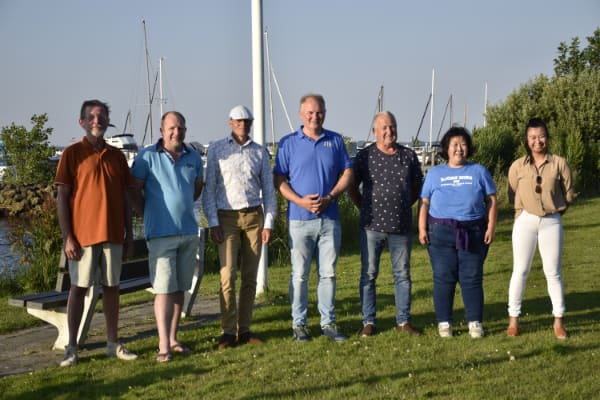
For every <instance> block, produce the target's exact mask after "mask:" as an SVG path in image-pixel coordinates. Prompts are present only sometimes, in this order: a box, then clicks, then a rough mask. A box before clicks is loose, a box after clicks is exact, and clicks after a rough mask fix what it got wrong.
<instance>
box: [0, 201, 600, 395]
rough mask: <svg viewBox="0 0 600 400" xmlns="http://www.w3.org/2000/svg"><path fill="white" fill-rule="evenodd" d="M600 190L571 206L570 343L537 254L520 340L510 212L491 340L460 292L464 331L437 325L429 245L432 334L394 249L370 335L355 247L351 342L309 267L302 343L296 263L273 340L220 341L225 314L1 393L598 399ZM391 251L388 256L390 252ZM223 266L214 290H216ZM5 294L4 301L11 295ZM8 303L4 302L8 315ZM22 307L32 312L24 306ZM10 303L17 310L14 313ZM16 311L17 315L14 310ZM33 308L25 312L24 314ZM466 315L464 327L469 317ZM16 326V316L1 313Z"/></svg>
mask: <svg viewBox="0 0 600 400" xmlns="http://www.w3.org/2000/svg"><path fill="white" fill-rule="evenodd" d="M599 214H600V199H592V200H584V199H582V200H580V201H579V202H578V203H577V204H576V205H575V206H573V207H572V208H571V209H570V210H569V211H568V213H567V214H566V215H565V218H564V221H565V245H564V256H563V275H564V281H565V289H566V302H567V315H566V318H565V326H566V328H567V330H568V331H569V333H570V335H571V337H570V338H569V339H568V340H566V341H558V340H556V339H555V338H554V335H553V331H552V320H553V317H552V315H551V314H550V310H551V305H550V300H549V298H548V296H547V293H546V284H545V279H544V277H543V273H542V271H541V263H540V260H539V257H536V258H535V260H534V266H533V270H532V273H531V275H530V277H529V281H528V286H527V291H526V292H525V298H524V302H523V312H524V315H523V316H522V318H521V321H520V322H521V324H520V325H521V329H520V330H521V332H522V335H521V336H519V337H516V338H509V337H506V335H505V329H506V326H507V314H506V302H507V292H508V282H509V279H510V274H511V265H512V251H511V241H510V240H511V224H512V219H511V218H505V219H503V220H502V221H501V223H500V224H499V226H498V229H497V236H496V241H495V242H494V244H493V245H492V247H491V248H490V253H489V256H488V260H487V262H486V266H485V277H484V287H485V299H486V300H485V304H486V306H485V320H484V328H485V331H486V337H485V338H483V339H478V340H474V339H471V338H470V337H469V335H468V333H467V330H468V329H467V327H466V323H465V322H464V320H463V316H464V313H463V306H462V301H461V299H460V291H458V293H457V297H456V301H455V321H456V322H457V325H456V326H455V331H457V333H458V334H457V335H456V336H455V337H453V338H450V339H441V338H439V337H438V335H437V326H436V323H435V316H434V312H433V302H432V282H431V268H430V265H429V261H428V258H427V254H426V252H425V250H424V248H423V247H421V246H420V245H418V244H415V246H414V250H413V257H412V277H413V304H412V316H413V325H415V326H416V327H418V328H421V329H423V331H424V335H423V336H421V337H416V338H414V337H408V336H405V335H400V334H398V333H396V332H395V331H394V330H393V328H394V322H395V320H394V315H395V308H394V292H393V284H392V278H391V271H390V269H391V267H390V265H389V257H387V258H384V260H383V262H382V269H381V274H380V277H379V279H378V283H379V285H378V320H379V323H378V329H379V331H380V333H379V334H378V335H376V336H374V337H371V338H358V337H357V332H358V330H359V329H360V327H361V316H360V305H359V298H358V278H359V268H360V265H359V264H360V260H359V255H358V251H357V252H356V254H350V255H345V256H343V257H342V258H341V259H340V262H339V265H338V279H337V284H338V286H337V287H338V289H337V308H336V309H337V313H338V325H339V326H340V328H341V329H342V331H344V332H345V333H347V334H348V335H351V338H350V340H348V341H347V342H344V343H333V342H331V341H328V340H326V339H325V338H322V337H320V336H318V335H319V334H320V329H319V316H318V312H317V310H316V298H315V296H316V295H315V291H316V281H315V275H316V274H315V273H314V272H313V273H311V283H310V286H309V287H310V292H309V293H310V298H309V305H310V311H309V323H310V325H309V328H310V330H311V331H312V333H313V335H314V336H315V338H314V340H313V341H312V342H309V343H294V342H292V340H291V319H290V306H289V301H288V295H287V293H288V289H287V286H288V278H289V272H290V268H289V266H285V267H274V268H271V269H270V272H269V292H268V295H266V296H265V298H264V299H262V304H263V305H262V306H260V307H257V309H256V311H255V317H254V325H253V330H254V332H255V333H256V334H257V335H259V336H260V337H262V338H263V339H264V340H265V343H264V344H263V345H262V346H242V347H238V348H233V349H228V350H225V351H218V350H216V338H217V337H218V335H219V333H220V328H219V322H218V321H215V322H212V323H210V324H207V325H204V326H202V327H201V328H199V329H195V330H185V331H183V332H181V335H180V339H181V340H182V341H183V342H185V343H187V344H190V345H192V347H193V349H194V351H195V352H194V354H192V355H190V356H187V357H177V356H176V357H175V358H174V360H173V361H172V362H170V363H165V364H157V363H156V362H155V361H154V357H155V355H156V338H148V339H142V340H137V341H133V342H130V343H129V345H128V346H129V348H130V349H131V350H133V351H135V352H137V353H138V354H139V355H140V359H139V360H137V361H135V362H130V363H125V362H120V361H117V360H112V359H106V358H104V357H98V358H92V357H88V358H86V357H84V358H82V359H80V363H79V364H78V365H77V366H75V367H73V368H68V369H60V368H48V369H45V370H40V371H36V372H34V373H31V374H28V375H19V376H9V377H5V378H2V379H0V393H2V396H1V397H2V398H3V399H31V398H39V399H50V398H52V399H92V398H106V399H108V398H144V399H165V398H172V399H198V398H203V399H288V398H290V399H350V398H375V399H402V398H444V399H488V398H501V399H521V398H523V399H555V398H556V399H588V398H589V399H591V398H597V396H598V393H600V339H599V333H600V291H599V286H600V261H599V260H598V258H599V257H600V251H599V250H600V219H599V218H598V215H599ZM386 256H387V254H386ZM217 285H218V279H217V277H216V276H215V275H210V276H207V277H205V279H204V281H203V285H202V286H203V290H208V291H210V292H211V293H214V292H215V291H216V287H217ZM2 301H3V302H5V299H3V300H2ZM7 308H13V307H8V306H4V305H2V306H0V311H1V312H2V320H6V319H7V314H6V313H5V311H7V310H6V309H7ZM13 311H14V312H17V311H19V312H20V311H22V310H18V309H16V310H13ZM13 311H11V313H12V312H13ZM12 318H15V316H14V315H13V314H9V315H8V319H12ZM18 318H21V317H18ZM461 321H462V324H461V323H460V322H461ZM2 324H4V322H3V323H2Z"/></svg>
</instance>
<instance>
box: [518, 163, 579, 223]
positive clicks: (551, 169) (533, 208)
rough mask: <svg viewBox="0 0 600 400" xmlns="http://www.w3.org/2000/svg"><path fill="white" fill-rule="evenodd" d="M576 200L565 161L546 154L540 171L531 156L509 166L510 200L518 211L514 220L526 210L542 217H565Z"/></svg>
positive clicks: (571, 177)
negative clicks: (565, 213) (550, 215)
mask: <svg viewBox="0 0 600 400" xmlns="http://www.w3.org/2000/svg"><path fill="white" fill-rule="evenodd" d="M538 192H539V193H538ZM574 197H575V192H574V189H573V174H572V173H571V168H570V167H569V164H567V161H566V160H565V159H564V158H562V157H559V156H557V155H554V154H550V153H547V154H546V160H545V161H544V163H543V164H542V165H541V166H540V167H539V168H537V167H536V166H535V164H534V163H532V162H530V157H529V156H524V157H521V158H519V159H518V160H516V161H515V162H513V163H512V165H511V166H510V169H509V171H508V198H509V200H510V202H511V204H513V205H514V207H515V218H516V217H518V216H519V215H520V214H521V212H522V211H523V210H526V211H527V212H528V213H530V214H534V215H537V216H539V217H543V216H544V215H548V214H555V213H562V212H564V211H565V210H566V209H567V207H568V206H569V204H570V203H571V202H572V201H573V199H574Z"/></svg>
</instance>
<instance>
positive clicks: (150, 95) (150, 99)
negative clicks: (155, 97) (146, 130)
mask: <svg viewBox="0 0 600 400" xmlns="http://www.w3.org/2000/svg"><path fill="white" fill-rule="evenodd" d="M142 25H144V49H145V50H146V77H147V81H148V118H149V120H150V143H152V141H153V130H152V88H151V86H150V52H149V51H148V35H147V33H146V20H145V19H142ZM142 144H143V143H142Z"/></svg>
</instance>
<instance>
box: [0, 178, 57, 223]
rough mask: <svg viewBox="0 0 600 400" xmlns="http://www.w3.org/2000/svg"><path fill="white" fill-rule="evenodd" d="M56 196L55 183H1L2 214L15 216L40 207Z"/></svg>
mask: <svg viewBox="0 0 600 400" xmlns="http://www.w3.org/2000/svg"><path fill="white" fill-rule="evenodd" d="M49 198H56V187H55V186H54V185H19V186H17V185H14V184H8V183H0V214H1V215H5V216H8V215H10V216H15V215H19V214H22V213H24V212H27V211H30V210H32V209H35V208H37V207H40V206H41V205H42V204H44V202H45V201H46V200H47V199H49Z"/></svg>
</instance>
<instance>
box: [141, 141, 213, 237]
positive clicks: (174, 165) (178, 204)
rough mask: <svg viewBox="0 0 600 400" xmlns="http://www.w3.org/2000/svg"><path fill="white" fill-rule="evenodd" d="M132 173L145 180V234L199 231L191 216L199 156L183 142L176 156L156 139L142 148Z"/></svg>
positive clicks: (148, 235)
mask: <svg viewBox="0 0 600 400" xmlns="http://www.w3.org/2000/svg"><path fill="white" fill-rule="evenodd" d="M131 174H132V175H133V176H134V177H135V178H137V179H141V180H143V181H144V236H145V237H146V239H152V238H155V237H162V236H172V235H188V234H194V235H196V234H197V233H198V224H197V222H196V218H195V217H194V188H195V183H196V181H197V180H199V179H202V177H203V175H202V158H201V157H200V155H199V154H198V153H197V152H196V151H194V150H193V149H191V148H190V147H188V146H186V145H185V144H184V153H183V154H182V155H181V157H180V158H179V160H177V161H174V160H173V158H172V157H171V156H170V155H169V153H168V152H167V151H165V150H164V149H163V147H162V139H160V140H159V141H158V143H156V144H153V145H152V146H148V147H146V148H144V149H142V150H141V151H140V152H139V153H138V155H137V157H136V158H135V161H134V163H133V166H132V167H131Z"/></svg>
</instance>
